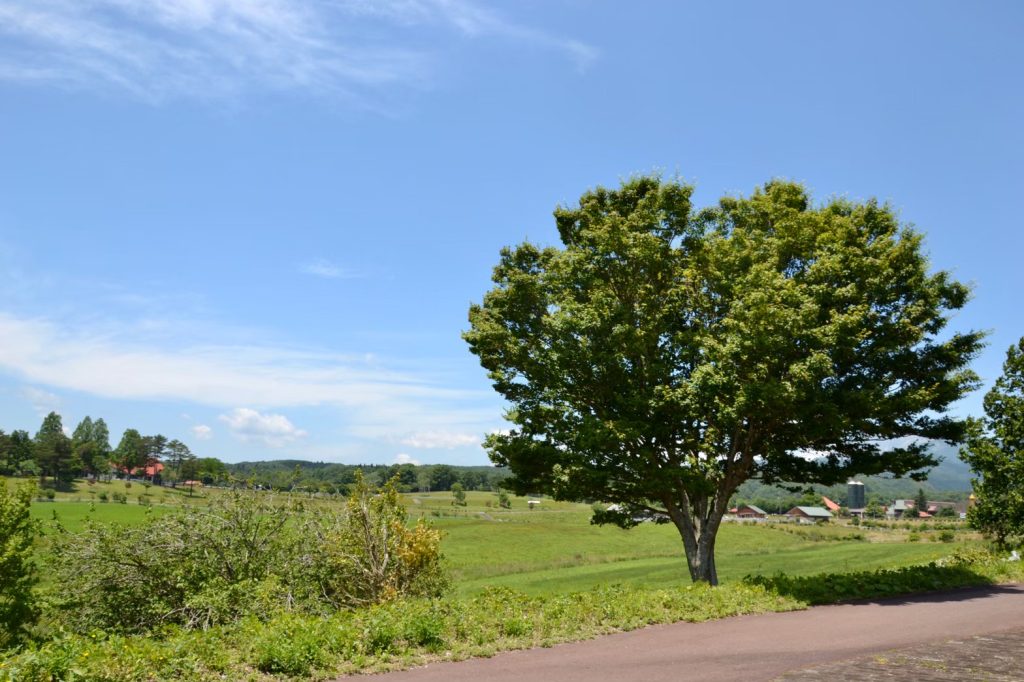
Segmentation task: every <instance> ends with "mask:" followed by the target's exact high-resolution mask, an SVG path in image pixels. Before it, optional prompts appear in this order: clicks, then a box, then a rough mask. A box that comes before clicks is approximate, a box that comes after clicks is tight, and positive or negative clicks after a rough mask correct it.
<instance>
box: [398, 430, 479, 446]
mask: <svg viewBox="0 0 1024 682" xmlns="http://www.w3.org/2000/svg"><path fill="white" fill-rule="evenodd" d="M401 442H402V445H408V446H409V447H411V448H419V449H425V450H435V449H444V450H452V449H454V448H460V447H466V446H470V445H479V444H480V438H479V437H478V436H474V435H473V434H471V433H453V432H451V431H421V432H419V433H414V434H412V435H411V436H407V437H405V438H403V439H402V441H401Z"/></svg>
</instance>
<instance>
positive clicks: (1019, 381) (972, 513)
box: [960, 338, 1024, 544]
mask: <svg viewBox="0 0 1024 682" xmlns="http://www.w3.org/2000/svg"><path fill="white" fill-rule="evenodd" d="M984 407H985V418H984V419H980V420H972V422H971V426H970V435H969V437H968V439H967V442H966V444H965V447H964V448H963V450H961V453H960V456H961V458H962V459H963V460H964V461H965V462H967V463H968V464H970V465H971V469H972V470H973V471H974V473H975V474H976V475H977V478H976V479H974V481H973V487H974V494H975V497H976V500H975V505H974V506H973V507H972V508H971V509H970V510H969V511H968V518H969V519H970V521H971V523H972V524H973V525H974V526H976V527H977V528H980V529H981V530H983V531H984V532H986V533H989V534H991V535H993V536H994V537H995V538H996V540H997V541H998V542H999V543H1000V544H1007V543H1008V541H1011V540H1013V539H1017V540H1020V539H1024V338H1021V340H1020V341H1018V342H1017V344H1016V345H1015V346H1010V349H1009V350H1008V351H1007V352H1006V362H1005V363H1003V374H1002V376H1000V377H999V378H998V379H997V380H996V383H995V386H993V387H992V390H990V391H989V392H988V393H987V394H985V401H984Z"/></svg>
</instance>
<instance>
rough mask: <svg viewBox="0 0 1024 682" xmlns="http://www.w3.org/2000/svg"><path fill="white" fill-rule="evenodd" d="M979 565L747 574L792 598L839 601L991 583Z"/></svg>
mask: <svg viewBox="0 0 1024 682" xmlns="http://www.w3.org/2000/svg"><path fill="white" fill-rule="evenodd" d="M979 568H980V566H979V565H978V564H969V563H963V562H958V561H950V562H946V563H945V564H944V565H940V564H939V563H937V562H931V563H929V564H927V565H924V566H905V567H903V568H895V569H884V570H877V571H865V572H859V573H827V574H821V575H814V576H800V577H794V576H788V575H785V574H782V573H780V574H777V575H774V576H770V577H769V576H747V577H746V578H744V580H743V581H744V582H745V583H746V584H748V585H756V586H761V587H764V588H765V589H768V590H771V591H772V592H776V593H778V594H780V595H785V596H788V597H792V598H794V599H797V600H799V601H801V602H804V603H806V604H835V603H838V602H841V601H848V600H851V599H868V598H880V597H893V596H897V595H901V594H913V593H914V592H929V591H934V590H949V589H953V588H956V587H966V586H969V585H987V584H990V583H992V582H993V579H992V577H990V576H989V575H986V574H985V572H984V571H981V570H978V569H979Z"/></svg>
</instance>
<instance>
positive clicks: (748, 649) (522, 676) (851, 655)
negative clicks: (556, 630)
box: [372, 585, 1024, 682]
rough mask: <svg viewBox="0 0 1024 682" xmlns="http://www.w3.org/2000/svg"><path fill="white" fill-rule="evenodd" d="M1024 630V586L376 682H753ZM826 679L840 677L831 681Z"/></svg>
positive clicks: (654, 634)
mask: <svg viewBox="0 0 1024 682" xmlns="http://www.w3.org/2000/svg"><path fill="white" fill-rule="evenodd" d="M1022 630H1024V586H1021V585H1015V586H1014V585H1011V586H1006V585H1004V586H997V587H991V588H981V589H967V590H957V591H954V592H947V593H941V594H931V595H923V596H917V597H906V598H902V599H890V600H883V601H875V602H870V603H860V604H844V605H840V606H823V607H817V608H813V609H809V610H807V611H795V612H790V613H771V614H765V615H760V616H740V617H737V618H727V619H724V620H717V621H711V622H708V623H676V624H673V625H659V626H655V627H650V628H645V629H643V630H634V631H633V632H625V633H621V634H615V635H609V636H607V637H601V638H599V639H594V640H590V641H587V642H578V643H575V644H564V645H561V646H558V647H554V648H551V649H531V650H528V651H515V652H510V653H506V654H501V655H498V656H495V657H493V658H488V659H474V660H470V661H462V662H459V663H436V664H433V665H429V666H426V667H423V668H417V669H415V670H409V671H405V672H399V673H388V674H384V675H378V676H373V678H372V679H373V682H390V681H394V682H479V681H480V680H488V681H489V682H524V681H531V682H532V681H534V680H558V681H559V682H624V681H627V680H642V681H644V682H662V681H664V682H679V681H680V680H691V679H692V680H700V681H701V682H712V681H714V680H723V681H725V680H728V681H733V680H743V681H744V682H753V681H755V680H772V679H775V678H777V677H779V676H780V675H784V674H786V673H790V672H791V671H794V670H798V669H804V668H808V667H813V666H822V665H823V664H832V663H835V662H838V661H849V660H850V659H857V658H858V657H865V656H870V655H877V654H879V653H880V652H885V651H887V650H892V649H898V648H906V647H914V646H920V645H923V644H932V645H936V644H937V643H942V642H945V641H947V640H950V639H953V638H961V639H962V638H971V637H974V636H976V635H989V634H994V633H1001V634H1007V633H1009V632H1010V631H1018V632H1019V631H1022ZM822 670H825V668H822ZM807 672H808V673H812V674H813V672H817V671H807ZM791 679H813V678H795V677H794V678H791ZM819 679H839V678H836V677H832V676H831V675H826V676H824V677H821V678H819ZM846 679H851V678H848V677H847V678H846ZM999 679H1004V678H999ZM1005 679H1024V675H1022V676H1021V678H1012V677H1010V678H1005Z"/></svg>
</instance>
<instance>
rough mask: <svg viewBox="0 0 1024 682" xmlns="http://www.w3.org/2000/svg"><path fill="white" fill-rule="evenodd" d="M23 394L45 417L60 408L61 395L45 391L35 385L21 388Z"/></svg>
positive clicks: (34, 408) (37, 411) (39, 413)
mask: <svg viewBox="0 0 1024 682" xmlns="http://www.w3.org/2000/svg"><path fill="white" fill-rule="evenodd" d="M21 394H22V395H23V396H24V397H25V399H26V400H28V402H29V404H30V405H32V409H33V410H35V411H36V413H37V414H38V415H39V416H40V417H45V416H46V415H48V414H50V413H51V412H59V410H60V397H58V396H57V395H54V394H53V393H50V392H49V391H44V390H43V389H41V388H36V387H35V386H25V387H24V388H22V389H21Z"/></svg>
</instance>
